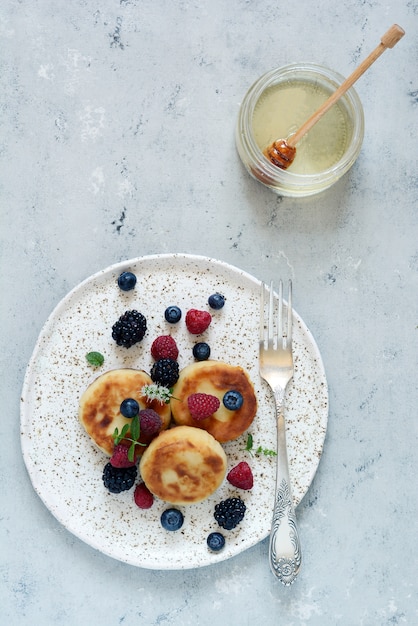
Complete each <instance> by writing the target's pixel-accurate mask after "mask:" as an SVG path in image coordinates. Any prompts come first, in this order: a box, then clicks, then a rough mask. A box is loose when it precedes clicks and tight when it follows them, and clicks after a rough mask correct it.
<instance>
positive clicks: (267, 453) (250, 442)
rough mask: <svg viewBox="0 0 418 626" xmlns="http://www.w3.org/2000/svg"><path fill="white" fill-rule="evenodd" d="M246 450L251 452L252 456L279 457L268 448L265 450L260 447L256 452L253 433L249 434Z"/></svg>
mask: <svg viewBox="0 0 418 626" xmlns="http://www.w3.org/2000/svg"><path fill="white" fill-rule="evenodd" d="M244 450H246V451H247V452H249V453H250V454H251V455H253V454H255V455H256V456H260V455H263V456H277V452H276V451H275V450H269V449H268V448H263V446H258V448H256V449H255V450H254V440H253V436H252V435H251V433H248V436H247V442H246V444H245V448H244Z"/></svg>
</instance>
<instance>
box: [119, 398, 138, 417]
mask: <svg viewBox="0 0 418 626" xmlns="http://www.w3.org/2000/svg"><path fill="white" fill-rule="evenodd" d="M120 412H121V413H122V415H123V416H124V417H135V415H138V413H139V404H138V402H137V401H136V400H134V399H133V398H126V400H123V402H122V403H121V405H120Z"/></svg>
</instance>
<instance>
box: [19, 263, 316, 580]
mask: <svg viewBox="0 0 418 626" xmlns="http://www.w3.org/2000/svg"><path fill="white" fill-rule="evenodd" d="M125 270H129V271H131V272H133V273H134V274H135V275H136V276H137V279H138V282H137V285H136V287H135V289H134V290H132V291H130V292H124V291H121V290H120V289H119V287H118V286H117V278H118V276H119V275H120V274H121V272H122V271H125ZM216 291H219V292H220V293H222V294H223V295H224V296H225V298H226V304H225V306H224V307H223V308H222V309H221V310H218V311H214V310H213V309H210V307H209V306H208V297H209V296H210V295H211V294H212V293H215V292H216ZM259 302H260V281H258V280H257V279H256V278H253V277H251V276H250V275H249V274H247V273H245V272H243V271H241V270H239V269H237V268H234V267H232V266H230V265H228V264H226V263H223V262H220V261H217V260H214V259H209V258H205V257H199V256H191V255H181V254H174V255H154V256H149V257H143V258H139V259H133V260H131V261H127V262H124V263H121V264H117V265H113V266H112V267H110V268H107V269H105V270H103V271H102V272H99V273H98V274H95V275H94V276H92V277H90V278H89V279H87V280H85V281H84V282H82V283H81V284H80V285H79V286H78V287H76V288H75V289H73V290H72V291H71V292H70V293H69V294H68V295H67V296H66V297H65V298H64V299H63V300H62V301H61V302H60V304H58V306H57V307H56V308H55V310H54V312H53V313H52V315H51V316H50V317H49V319H48V321H47V322H46V324H45V327H44V329H43V330H42V332H41V334H40V337H39V339H38V342H37V345H36V347H35V350H34V353H33V356H32V358H31V361H30V364H29V367H28V370H27V374H26V378H25V383H24V389H23V393H22V401H21V407H22V449H23V454H24V458H25V461H26V465H27V468H28V470H29V474H30V476H31V479H32V482H33V485H34V487H35V489H36V491H37V492H38V494H39V495H40V497H41V498H42V500H43V501H44V502H45V504H46V505H47V506H48V508H49V509H50V510H51V512H52V513H53V514H54V515H55V516H56V517H57V519H58V520H59V521H60V522H62V524H63V525H64V526H66V527H67V528H68V529H69V530H70V531H71V532H73V533H74V534H76V535H77V536H79V537H80V538H81V539H83V540H84V541H86V542H87V543H89V544H90V545H92V546H93V547H95V548H98V549H99V550H101V551H102V552H104V553H106V554H108V555H110V556H113V557H115V558H118V559H120V560H122V561H125V562H128V563H131V564H133V565H139V566H142V567H148V568H156V569H183V568H193V567H199V566H202V565H208V564H211V563H216V562H218V561H221V560H224V559H227V558H229V557H231V556H234V555H236V554H238V553H239V552H241V551H242V550H245V549H246V548H249V547H251V546H253V545H255V544H256V543H257V542H258V541H260V540H262V539H264V538H265V537H266V536H267V535H268V534H269V532H270V526H271V519H272V507H273V500H274V481H275V459H274V458H273V457H265V456H260V455H257V456H255V455H253V456H252V457H251V455H250V454H249V453H248V452H246V451H245V447H246V439H247V435H248V433H251V434H252V436H253V440H254V449H256V448H258V446H262V447H264V448H268V449H272V450H274V449H275V440H276V423H275V418H274V415H275V412H274V403H273V399H272V396H271V393H270V391H269V389H268V388H267V387H266V386H265V384H264V383H263V382H262V381H261V379H260V376H259V372H258V332H259V329H258V319H259V317H258V316H259ZM170 304H176V305H177V306H179V307H180V308H181V310H182V312H183V316H182V320H180V322H179V323H177V324H168V323H167V322H166V321H165V319H164V311H165V308H166V307H167V306H169V305H170ZM190 308H198V309H201V310H202V309H203V310H209V311H210V312H211V315H212V323H211V325H210V327H209V329H208V330H207V331H205V333H203V334H202V335H199V336H198V337H199V339H200V340H205V341H207V342H208V343H209V345H210V346H211V350H212V352H211V358H214V359H218V360H224V361H226V362H227V363H230V364H232V365H240V366H241V367H243V368H244V369H245V370H246V371H247V372H248V374H249V376H250V379H251V380H252V382H253V384H254V388H255V392H256V395H257V401H258V411H257V415H256V418H255V420H254V422H253V424H252V425H251V427H250V428H249V429H248V431H247V433H244V435H243V436H241V437H239V438H238V439H236V440H235V441H232V442H229V443H227V444H224V449H225V452H226V453H227V457H228V469H231V468H232V467H233V466H234V465H236V463H237V462H239V461H241V460H247V461H248V462H249V463H250V464H251V466H252V469H253V473H254V482H255V485H254V488H253V489H252V490H251V491H248V492H243V491H240V490H237V489H235V488H233V487H232V486H231V485H230V484H229V483H228V481H226V480H225V481H224V483H223V484H222V485H221V487H220V488H219V489H218V490H217V491H216V493H215V494H213V495H212V496H211V497H210V498H208V499H206V500H205V501H204V502H202V503H199V504H195V505H190V506H186V507H180V508H181V510H182V511H183V513H184V516H185V523H184V525H183V527H182V529H181V531H179V532H177V533H169V532H167V531H165V530H164V529H163V528H162V526H161V523H160V516H161V513H162V511H163V510H164V509H165V508H168V506H169V505H167V503H165V502H163V501H160V500H158V499H156V501H155V503H154V505H153V507H152V509H150V510H147V511H143V510H140V509H138V508H137V507H136V506H135V504H134V502H133V490H130V491H128V492H124V493H122V494H118V495H113V494H110V493H108V492H107V490H106V489H105V488H104V486H103V482H102V472H103V467H104V464H105V463H106V462H107V461H108V459H107V457H106V456H105V455H104V454H103V453H102V452H100V451H98V450H97V449H96V448H95V446H94V444H93V442H92V441H91V440H90V438H89V437H88V435H87V434H86V433H85V432H84V430H83V428H82V426H81V425H80V423H79V421H78V416H77V414H78V403H79V399H80V396H81V394H82V393H83V391H84V389H85V388H86V387H87V386H88V385H89V384H90V383H91V382H92V380H93V379H94V378H96V377H97V376H98V375H99V374H100V373H103V372H104V371H107V370H111V369H116V368H121V367H129V368H136V369H143V370H145V371H147V372H149V371H150V369H151V365H152V363H153V360H152V357H151V353H150V347H151V344H152V341H153V340H154V339H155V338H156V337H157V336H159V335H161V334H171V335H172V336H173V337H174V338H175V340H176V342H177V345H178V346H179V351H180V354H179V359H178V361H179V365H180V367H184V366H185V365H188V364H189V363H191V362H193V361H194V359H193V355H192V348H193V345H194V344H195V343H196V341H197V340H198V339H197V337H196V336H195V335H191V334H190V333H189V332H188V330H187V328H186V325H185V323H184V316H185V313H186V312H187V311H188V310H189V309H190ZM128 309H137V310H139V311H141V312H142V313H143V314H144V315H145V316H146V318H147V323H148V330H147V334H146V337H145V338H144V339H143V341H141V343H140V344H137V345H135V346H132V347H131V348H129V349H126V348H123V347H119V346H117V345H116V343H115V342H114V341H113V339H112V338H111V328H112V325H113V323H114V322H115V321H116V320H117V319H118V318H119V316H120V315H122V313H123V312H124V311H125V310H128ZM294 316H295V331H294V355H295V375H294V378H293V381H292V384H291V385H290V387H289V392H288V397H287V424H288V448H289V462H290V471H291V480H292V489H293V497H294V501H295V505H297V504H298V503H299V502H300V500H301V499H302V497H303V496H304V494H305V493H306V491H307V490H308V488H309V485H310V484H311V481H312V479H313V476H314V474H315V472H316V469H317V466H318V463H319V460H320V457H321V453H322V448H323V444H324V439H325V433H326V427H327V418H328V389H327V382H326V377H325V372H324V368H323V364H322V360H321V356H320V354H319V351H318V348H317V346H316V343H315V341H314V339H313V337H312V336H311V334H310V332H309V331H308V329H307V327H306V325H305V324H304V322H303V321H302V320H301V319H300V317H299V316H298V315H297V314H296V313H294ZM93 350H94V351H98V352H100V353H101V354H103V356H104V359H105V361H104V364H103V365H102V366H101V367H100V368H92V367H91V366H90V365H89V364H88V362H87V360H86V358H85V355H86V354H87V353H88V352H91V351H93ZM234 496H240V497H242V499H243V500H244V501H245V503H246V505H247V514H246V516H245V519H244V521H243V522H242V523H241V524H240V525H239V526H238V527H237V528H236V529H235V530H234V531H230V532H228V533H227V543H226V547H225V549H224V550H222V551H221V552H219V553H217V554H214V553H211V552H210V551H209V550H208V548H207V545H206V538H207V535H208V534H209V532H212V531H215V530H220V528H219V526H218V525H217V523H216V521H215V519H214V517H213V511H214V506H215V504H216V503H217V502H219V501H221V500H224V499H225V498H228V497H234Z"/></svg>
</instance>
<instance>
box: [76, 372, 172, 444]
mask: <svg viewBox="0 0 418 626" xmlns="http://www.w3.org/2000/svg"><path fill="white" fill-rule="evenodd" d="M149 384H152V380H151V378H150V376H149V375H148V374H147V373H146V372H144V371H142V370H134V369H128V368H126V369H115V370H110V371H108V372H105V373H104V374H102V375H101V376H99V377H98V378H96V380H94V381H93V382H92V383H91V385H90V386H89V387H88V388H87V389H86V391H85V392H84V393H83V395H82V396H81V398H80V408H79V419H80V422H81V423H82V425H83V426H84V428H85V429H86V431H87V433H88V434H89V435H90V437H91V438H92V439H93V440H94V441H95V442H96V444H97V445H98V446H99V448H100V449H101V450H103V452H105V453H106V454H108V455H109V456H111V455H112V452H113V448H114V441H113V433H114V431H115V428H118V430H119V432H120V431H121V430H122V428H123V426H124V425H125V424H130V423H131V421H132V420H131V419H129V418H126V417H124V416H123V415H122V414H121V412H120V405H121V403H122V401H123V400H125V399H126V398H134V399H135V400H137V402H138V404H139V406H140V409H145V408H148V409H154V411H156V412H157V413H158V414H159V416H160V417H161V419H162V421H163V428H167V427H168V426H169V424H170V420H171V411H170V405H168V404H161V403H160V402H159V401H158V400H152V401H149V400H147V398H145V397H144V396H142V395H141V389H142V387H143V386H144V385H149ZM140 441H142V442H143V443H149V441H146V439H145V438H144V437H142V438H141V439H140ZM143 449H144V448H143V447H142V446H137V447H136V450H137V452H139V453H141V452H142V450H143Z"/></svg>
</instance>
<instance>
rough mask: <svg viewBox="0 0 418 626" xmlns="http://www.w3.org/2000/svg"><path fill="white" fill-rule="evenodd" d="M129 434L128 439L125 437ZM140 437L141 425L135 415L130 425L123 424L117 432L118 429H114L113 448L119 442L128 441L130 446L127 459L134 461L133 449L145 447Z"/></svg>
mask: <svg viewBox="0 0 418 626" xmlns="http://www.w3.org/2000/svg"><path fill="white" fill-rule="evenodd" d="M128 433H129V435H130V436H129V437H128V436H127V435H128ZM140 436H141V423H140V421H139V416H138V415H135V417H134V418H133V419H132V421H131V423H130V424H125V425H124V426H123V428H122V430H121V431H120V432H119V429H118V428H117V427H116V428H115V430H114V431H113V441H114V442H115V446H117V445H118V444H120V442H121V441H122V440H123V439H124V440H125V441H130V442H131V444H130V446H129V449H128V459H129V460H130V461H134V460H135V448H136V446H146V444H145V443H141V442H140V441H139V438H140Z"/></svg>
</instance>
